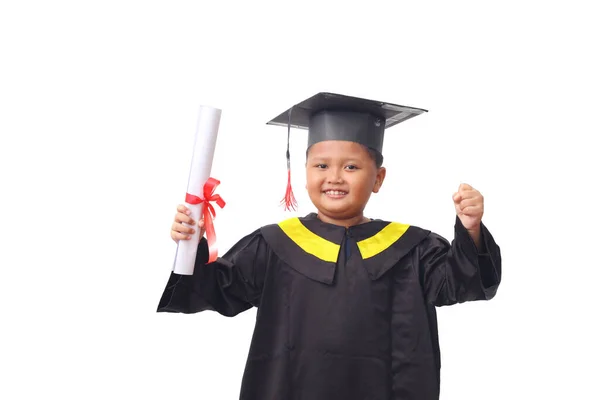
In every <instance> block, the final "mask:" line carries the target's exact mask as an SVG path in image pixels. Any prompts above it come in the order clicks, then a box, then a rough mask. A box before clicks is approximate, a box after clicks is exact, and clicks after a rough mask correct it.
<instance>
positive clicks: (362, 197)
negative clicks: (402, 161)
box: [306, 140, 385, 220]
mask: <svg viewBox="0 0 600 400" xmlns="http://www.w3.org/2000/svg"><path fill="white" fill-rule="evenodd" d="M384 178H385V168H383V167H382V168H379V169H378V168H377V167H376V165H375V161H374V160H373V159H372V158H371V155H370V154H369V151H368V150H367V148H366V147H364V146H362V145H361V144H358V143H355V142H348V141H339V140H331V141H325V142H319V143H315V144H314V145H313V146H312V147H311V148H310V149H309V151H308V157H307V160H306V189H307V190H308V195H309V197H310V199H311V201H312V202H313V204H314V205H315V207H317V209H318V210H319V212H320V213H321V214H323V215H325V216H327V217H328V218H330V219H332V220H347V219H351V218H355V217H357V216H362V212H363V210H364V208H365V206H366V205H367V202H368V201H369V198H370V197H371V193H377V192H378V191H379V188H380V187H381V184H382V183H383V179H384Z"/></svg>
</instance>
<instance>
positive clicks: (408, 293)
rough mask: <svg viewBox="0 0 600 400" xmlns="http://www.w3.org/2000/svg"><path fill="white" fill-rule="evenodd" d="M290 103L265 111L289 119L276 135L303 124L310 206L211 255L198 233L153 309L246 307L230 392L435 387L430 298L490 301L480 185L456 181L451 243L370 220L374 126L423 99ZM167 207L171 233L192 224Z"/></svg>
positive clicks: (398, 394)
mask: <svg viewBox="0 0 600 400" xmlns="http://www.w3.org/2000/svg"><path fill="white" fill-rule="evenodd" d="M292 110H293V111H295V114H296V116H293V113H292ZM292 110H288V112H287V114H286V113H284V114H282V115H280V116H279V117H278V118H276V119H275V120H273V121H271V123H275V124H281V123H282V121H284V120H285V119H286V118H287V123H288V135H289V126H292V125H293V126H298V127H305V128H308V130H309V143H308V151H307V162H306V178H307V185H306V189H307V190H308V194H309V197H310V199H311V201H312V203H313V204H314V205H315V207H316V209H317V213H311V214H309V215H307V216H306V217H303V218H290V219H288V220H285V221H283V222H281V223H279V224H273V225H267V226H264V227H262V228H260V229H257V230H256V231H254V232H253V233H251V234H249V235H248V236H246V237H244V238H243V239H242V240H240V241H239V242H238V243H237V244H235V245H234V246H233V247H232V248H231V249H230V250H229V251H228V252H227V253H226V254H225V255H223V257H221V258H218V259H217V261H216V262H214V263H209V264H206V260H208V246H207V242H206V239H204V238H202V239H201V242H200V244H199V247H198V255H197V259H196V265H195V270H194V275H192V276H179V275H176V274H174V273H171V277H170V279H169V282H168V284H167V287H166V289H165V292H164V293H163V296H162V298H161V300H160V304H159V307H158V311H159V312H181V313H196V312H200V311H204V310H214V311H217V312H219V313H221V314H222V315H225V316H234V315H237V314H238V313H240V312H242V311H245V310H248V309H249V308H251V307H254V306H256V307H258V313H257V320H256V327H255V331H254V335H253V338H252V344H251V348H250V352H249V356H248V360H247V364H246V370H245V373H244V377H243V381H242V387H241V396H240V398H241V399H247V400H271V399H273V400H275V399H277V400H300V399H302V400H304V399H306V400H325V399H327V400H331V399H340V400H366V399H371V400H384V399H386V400H389V399H392V400H435V399H438V398H439V385H440V376H439V370H440V351H439V343H438V336H437V320H436V311H435V307H436V306H444V305H451V304H456V303H462V302H465V301H475V300H489V299H491V298H493V297H494V296H495V293H496V290H497V288H498V286H499V284H500V273H501V258H500V250H499V247H498V246H497V245H496V243H495V242H494V239H493V238H492V236H491V234H490V232H489V231H488V230H487V228H486V227H485V226H484V225H483V223H482V222H481V219H482V216H483V197H482V196H481V194H480V193H479V192H478V191H477V190H475V189H473V188H472V187H470V186H469V185H465V184H463V185H460V187H459V189H458V192H457V193H455V194H454V197H453V200H454V203H455V206H456V213H457V217H456V223H455V237H454V241H453V242H452V244H450V243H449V242H448V241H446V240H445V239H444V238H442V237H440V236H438V235H436V234H435V233H432V232H429V231H427V230H424V229H421V228H418V227H415V226H408V225H404V224H399V223H395V222H386V221H382V220H378V219H368V218H366V217H365V216H364V215H363V210H364V208H365V206H366V204H367V202H368V200H369V197H370V195H371V193H377V192H378V191H379V189H380V187H381V185H382V184H383V181H384V178H385V172H386V171H385V168H383V167H382V166H381V162H382V160H383V156H382V155H381V150H382V144H383V132H384V129H385V128H386V127H389V126H391V125H394V124H396V123H399V122H401V121H403V120H405V119H408V118H411V117H412V116H415V115H418V113H420V112H422V110H418V109H409V108H407V107H402V106H396V105H390V104H383V103H379V102H373V101H370V100H364V99H357V98H352V97H347V96H339V95H333V94H328V93H325V94H324V93H320V94H318V95H316V96H314V97H312V98H310V99H308V100H306V101H304V102H303V103H300V104H298V105H296V106H295V108H293V109H292ZM288 138H289V137H288ZM288 156H289V153H288ZM288 165H289V164H288ZM177 211H178V212H177V214H176V216H175V221H174V223H173V227H172V231H171V237H172V238H173V240H175V241H176V242H178V241H179V240H186V239H188V238H189V236H188V234H189V233H192V231H193V228H191V227H188V226H186V225H184V224H183V223H187V224H190V225H191V226H195V225H196V221H192V220H191V219H190V218H189V216H188V215H187V213H186V212H187V210H186V208H185V207H184V206H182V205H180V206H178V208H177ZM197 226H198V228H199V229H200V230H201V232H200V233H201V236H202V235H203V234H204V230H203V229H204V226H203V223H202V221H199V222H198V223H197Z"/></svg>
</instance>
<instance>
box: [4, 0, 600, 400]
mask: <svg viewBox="0 0 600 400" xmlns="http://www.w3.org/2000/svg"><path fill="white" fill-rule="evenodd" d="M587 4H590V5H589V6H588V5H587ZM591 4H592V2H583V1H579V2H578V1H568V2H567V1H563V2H557V1H543V2H542V1H539V2H533V1H529V2H527V1H502V2H493V4H492V2H482V1H452V2H450V1H447V2H442V1H439V2H425V1H419V2H417V1H413V2H406V1H403V2H400V1H397V2H389V4H384V3H382V2H378V1H369V2H360V3H358V4H357V5H356V6H354V5H352V4H351V3H350V2H340V3H339V4H336V5H334V3H333V2H323V3H322V4H317V3H310V2H307V1H304V2H293V3H292V2H284V1H279V2H270V3H268V2H264V1H253V2H250V1H247V2H242V1H239V2H225V1H222V2H217V1H211V2H209V1H168V2H167V1H148V0H146V1H124V0H121V1H102V2H100V1H97V2H91V1H88V2H83V1H71V2H66V1H44V2H42V1H39V2H33V1H18V2H16V1H15V2H8V1H6V2H2V3H1V5H0V134H1V139H0V167H1V169H0V183H1V189H0V190H1V193H2V194H1V196H0V205H1V207H0V213H1V214H0V217H1V220H0V221H1V225H0V226H1V235H2V236H1V237H0V239H1V240H0V266H1V276H0V286H1V288H0V300H1V303H0V307H1V310H2V311H1V317H0V321H1V322H0V327H1V328H0V335H1V341H0V366H1V375H0V398H3V399H41V398H61V399H107V398H111V399H142V398H143V399H155V398H156V399H159V398H167V397H168V398H170V399H191V398H195V399H236V398H237V396H238V392H239V385H240V381H241V377H242V372H243V368H244V363H245V359H246V356H247V352H248V346H249V343H250V339H251V335H252V329H253V322H254V317H255V311H254V310H251V311H248V312H246V313H244V314H242V315H240V316H238V317H236V318H231V319H228V318H225V317H221V316H219V315H217V314H215V313H202V314H195V315H178V314H157V313H155V310H156V306H157V303H158V300H159V298H160V295H161V293H162V291H163V289H164V285H165V283H166V281H167V278H168V275H169V272H170V270H171V266H172V262H173V257H174V254H175V244H174V243H173V242H172V241H171V240H170V238H169V229H170V225H171V222H172V219H173V215H174V213H175V207H176V205H177V204H178V203H180V202H181V201H182V200H183V196H184V193H185V189H186V183H187V174H188V171H189V162H190V159H191V152H190V149H191V145H192V143H193V135H194V129H195V124H196V117H197V110H198V106H199V105H200V104H202V103H204V104H210V105H212V106H215V107H219V108H221V109H222V110H223V115H222V120H221V129H220V131H219V139H218V143H217V150H216V154H215V162H214V165H213V171H212V176H214V177H216V178H218V179H220V180H221V181H222V184H221V186H219V188H218V193H220V194H221V195H222V196H223V198H224V199H225V200H226V201H227V206H226V208H225V209H222V210H221V209H218V208H217V220H216V222H215V223H216V229H217V235H218V242H219V246H220V250H221V252H223V251H224V250H226V249H227V248H229V246H231V245H232V244H233V243H235V241H236V240H238V239H239V238H241V237H242V236H243V235H245V234H247V233H249V232H251V231H252V230H254V229H256V228H257V227H259V226H261V225H264V224H267V223H272V222H277V221H279V220H280V219H282V218H285V217H288V216H290V214H289V213H284V212H283V211H282V210H281V208H279V207H278V202H279V200H280V198H281V197H282V195H283V192H284V190H285V183H286V170H285V143H286V142H285V139H286V129H285V128H278V127H273V126H267V125H266V124H265V123H266V122H267V121H268V120H269V119H271V118H273V117H275V116H276V115H278V114H279V113H281V112H283V111H285V110H286V109H287V108H288V107H289V106H291V105H292V104H294V103H297V102H299V101H301V100H304V99H305V98H307V97H309V96H311V95H313V94H315V93H317V92H319V91H332V92H339V93H344V94H349V95H355V96H360V97H368V98H372V99H376V100H383V101H389V102H393V103H400V104H404V105H408V106H415V107H421V108H426V109H428V110H429V113H427V114H425V115H422V116H419V117H416V118H414V119H412V120H410V121H407V122H405V123H403V124H401V125H399V126H397V127H395V128H393V129H392V130H390V132H389V133H388V135H387V136H386V139H385V154H384V155H385V156H386V161H385V165H386V166H387V168H388V176H387V179H386V182H385V184H384V187H383V190H382V191H381V192H380V193H379V194H377V195H375V196H374V197H373V198H372V201H371V203H370V205H369V207H368V210H367V214H368V216H370V217H376V218H385V219H391V220H396V221H400V222H405V223H411V224H415V225H419V226H421V227H424V228H427V229H431V230H433V231H436V232H438V233H440V234H443V235H445V236H446V237H448V238H450V239H451V235H452V228H453V222H454V209H453V204H452V200H451V196H452V194H453V193H454V191H455V190H456V188H457V187H458V185H459V184H460V183H461V182H468V183H470V184H472V185H473V186H475V187H476V188H477V189H479V190H480V191H481V192H482V193H483V195H484V196H485V199H486V203H485V204H486V213H485V216H484V223H486V225H487V226H488V227H489V228H490V229H491V231H492V233H493V235H494V237H495V238H496V240H497V241H498V243H499V244H500V246H501V248H502V255H503V268H504V270H503V282H502V285H501V287H500V290H499V292H498V295H497V296H496V298H495V299H493V300H492V301H490V302H485V303H471V304H463V305H458V306H453V307H448V308H443V309H440V310H439V323H440V336H441V346H442V399H462V400H466V399H481V398H485V399H507V398H519V399H542V398H561V399H565V398H570V399H597V398H600V397H599V395H598V389H597V388H596V387H597V382H596V381H597V378H598V372H599V367H598V357H599V356H600V354H599V346H598V337H600V331H599V330H598V328H597V327H596V325H597V322H598V309H597V299H598V295H597V294H596V293H595V291H597V290H598V289H597V288H598V279H599V278H600V274H599V273H598V267H599V266H600V265H599V262H598V250H597V247H596V246H597V244H598V240H597V235H598V234H597V232H598V230H597V225H598V222H599V218H598V217H599V215H598V201H599V200H600V199H599V196H598V194H597V186H598V178H597V171H598V170H600V168H599V162H598V159H597V153H598V145H597V144H592V143H596V142H595V140H596V139H597V138H596V136H598V134H599V133H600V129H599V126H600V124H599V123H598V119H599V117H598V106H599V105H600V104H599V93H600V84H599V83H600V80H599V78H598V76H599V73H598V71H600V63H599V62H598V58H597V53H598V43H597V38H598V37H600V29H599V28H598V23H597V14H595V13H594V12H592V8H591ZM593 141H594V142H593ZM305 143H306V134H305V133H304V132H302V131H294V132H293V138H292V175H293V182H294V187H295V193H296V195H297V197H298V198H299V202H300V204H301V207H300V210H299V212H298V213H293V214H291V215H304V214H306V213H308V212H311V211H312V210H313V209H312V208H311V204H310V202H309V199H308V197H307V195H306V194H305V193H304V192H303V186H304V172H303V161H304V160H303V157H304V145H305Z"/></svg>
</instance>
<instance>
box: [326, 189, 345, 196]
mask: <svg viewBox="0 0 600 400" xmlns="http://www.w3.org/2000/svg"><path fill="white" fill-rule="evenodd" d="M325 193H326V194H331V195H334V196H340V195H343V194H346V192H341V191H339V190H327V191H326V192H325Z"/></svg>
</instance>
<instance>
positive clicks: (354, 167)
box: [346, 165, 358, 170]
mask: <svg viewBox="0 0 600 400" xmlns="http://www.w3.org/2000/svg"><path fill="white" fill-rule="evenodd" d="M346 168H347V169H350V170H355V169H358V168H357V167H356V165H346Z"/></svg>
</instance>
